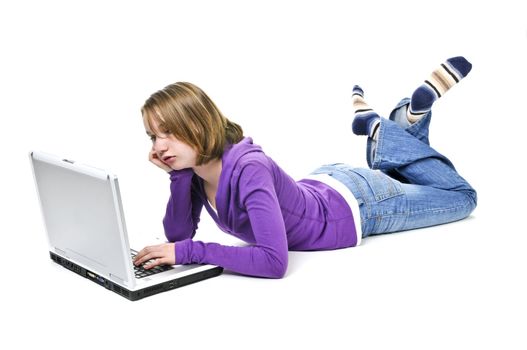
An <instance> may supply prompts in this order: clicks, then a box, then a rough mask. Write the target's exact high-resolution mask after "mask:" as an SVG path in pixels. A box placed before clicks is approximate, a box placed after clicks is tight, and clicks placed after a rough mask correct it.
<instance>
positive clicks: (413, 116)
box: [406, 56, 472, 123]
mask: <svg viewBox="0 0 527 350" xmlns="http://www.w3.org/2000/svg"><path fill="white" fill-rule="evenodd" d="M471 69H472V64H471V63H470V62H469V61H467V60H466V59H465V58H464V57H462V56H458V57H452V58H449V59H447V60H446V62H445V63H442V64H441V65H440V66H439V67H438V68H437V69H436V70H434V71H433V72H432V74H431V75H430V78H429V79H428V80H425V82H424V83H423V85H421V86H419V87H418V88H417V89H416V90H415V91H414V93H413V94H412V99H411V102H410V108H408V112H407V115H406V116H407V118H408V121H409V122H410V123H415V122H417V121H419V120H420V119H421V118H422V117H423V116H424V115H425V114H426V113H428V112H429V111H430V110H431V109H432V105H433V104H434V102H435V101H436V100H437V99H438V98H440V97H441V96H443V95H444V94H445V93H446V92H447V91H448V90H449V89H450V88H452V87H453V86H454V85H456V84H457V83H459V82H460V81H461V79H463V78H464V77H466V76H467V74H468V73H469V72H470V70H471Z"/></svg>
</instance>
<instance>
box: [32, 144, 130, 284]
mask: <svg viewBox="0 0 527 350" xmlns="http://www.w3.org/2000/svg"><path fill="white" fill-rule="evenodd" d="M30 158H31V164H32V167H33V174H34V177H35V182H36V187H37V193H38V196H39V201H40V205H41V209H42V213H43V218H44V223H45V227H46V231H47V236H48V241H49V245H50V251H52V252H54V253H56V254H58V255H60V256H62V257H64V258H67V259H70V260H72V261H74V262H77V263H80V264H81V265H84V266H86V267H87V268H89V269H90V270H92V271H94V272H97V273H98V274H100V275H103V276H106V277H107V278H109V279H111V280H113V281H115V282H117V283H119V284H121V285H128V286H133V285H134V284H135V278H134V275H133V270H132V268H131V266H132V261H131V257H130V246H129V242H128V236H127V233H126V227H125V221H124V217H123V210H122V205H121V200H120V198H119V184H118V181H117V177H116V176H115V175H112V174H110V173H108V172H106V171H104V170H101V169H97V168H93V167H90V166H87V165H82V164H77V163H75V162H73V161H70V160H67V159H61V158H59V157H56V156H53V155H49V154H45V153H41V152H31V153H30Z"/></svg>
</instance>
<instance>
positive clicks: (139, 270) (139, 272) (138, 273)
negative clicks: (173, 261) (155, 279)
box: [130, 250, 172, 278]
mask: <svg viewBox="0 0 527 350" xmlns="http://www.w3.org/2000/svg"><path fill="white" fill-rule="evenodd" d="M130 254H131V255H132V258H133V257H134V256H136V255H137V253H136V252H135V251H133V250H132V251H130ZM151 261H153V260H148V261H147V262H144V263H143V264H142V265H139V266H135V265H133V266H134V273H135V278H144V277H147V276H152V275H155V274H156V273H161V272H164V271H168V270H172V266H170V265H159V266H156V267H153V268H151V269H148V270H147V269H145V268H144V267H143V266H144V265H145V264H146V263H148V262H151Z"/></svg>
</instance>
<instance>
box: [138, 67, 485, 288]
mask: <svg viewBox="0 0 527 350" xmlns="http://www.w3.org/2000/svg"><path fill="white" fill-rule="evenodd" d="M471 67H472V66H471V64H470V63H469V62H468V61H467V60H466V59H464V58H463V57H453V58H450V59H448V60H446V62H445V63H443V64H442V65H441V66H440V67H438V68H437V69H436V70H435V71H434V72H433V73H432V75H431V76H430V78H429V79H428V80H426V81H425V83H424V84H423V85H421V86H420V87H419V88H417V90H416V91H415V92H414V93H413V95H412V98H411V99H408V98H405V99H403V100H402V101H401V102H400V103H399V104H398V105H397V106H396V108H395V109H394V110H393V111H392V112H391V114H390V116H389V119H383V118H380V117H379V115H378V114H377V113H375V112H374V111H373V110H372V109H371V108H369V106H368V105H367V104H366V102H365V101H364V93H363V91H362V89H361V88H360V87H359V86H355V87H354V89H353V95H352V100H353V107H354V110H355V118H354V120H353V124H352V129H353V132H354V133H355V134H358V135H367V136H368V138H367V143H366V145H367V152H366V158H367V162H368V165H369V167H370V168H371V169H362V168H353V167H351V166H349V165H346V164H329V165H325V166H322V167H320V168H318V169H316V170H315V171H314V172H313V173H312V174H311V175H310V176H308V177H306V178H305V179H302V180H300V181H294V180H293V179H292V178H291V177H290V176H288V175H287V174H286V173H285V172H284V171H283V170H282V169H281V168H280V167H279V166H278V165H277V164H276V163H275V162H274V161H273V160H272V159H271V158H269V157H268V156H266V155H265V153H264V152H263V150H262V148H261V147H260V146H258V145H256V144H254V143H253V141H252V139H251V138H249V137H244V136H243V132H242V128H241V127H240V126H239V125H237V124H235V123H233V122H231V121H230V120H228V119H227V118H225V117H224V116H223V115H222V114H221V112H220V111H219V109H218V108H217V107H216V105H215V104H214V103H213V102H212V100H211V99H210V98H209V97H208V96H207V95H206V94H205V93H204V92H203V91H202V90H201V89H199V88H198V87H197V86H195V85H192V84H190V83H176V84H172V85H169V86H167V87H166V88H164V89H163V90H160V91H158V92H156V93H154V94H153V95H152V96H150V98H149V99H148V100H147V101H146V102H145V104H144V106H143V107H142V109H141V112H142V116H143V122H144V126H145V129H146V133H147V134H148V136H149V137H150V138H151V140H152V149H151V151H150V154H149V159H150V161H151V162H152V163H154V164H155V165H157V166H158V167H159V168H161V169H163V170H165V171H167V172H168V173H169V175H170V193H171V195H170V199H169V201H168V205H167V210H166V215H165V218H164V220H163V224H164V228H165V235H166V237H167V239H168V241H169V242H171V243H165V244H160V245H155V246H148V247H145V248H144V249H142V250H141V251H140V252H139V253H138V254H137V256H136V257H135V260H134V264H136V265H139V264H143V263H145V262H149V263H147V264H145V268H147V269H149V268H153V267H155V266H157V265H163V264H193V263H197V264H213V265H218V266H222V267H224V268H225V269H227V270H230V271H233V272H237V273H240V274H244V275H251V276H261V277H270V278H281V277H283V276H284V275H285V273H286V270H287V262H288V259H287V255H288V250H323V249H337V248H345V247H353V246H356V245H358V244H360V241H361V239H362V238H364V237H367V236H369V235H373V234H380V233H388V232H395V231H402V230H409V229H414V228H420V227H425V226H431V225H437V224H442V223H447V222H452V221H455V220H460V219H463V218H465V217H467V216H468V215H469V214H470V213H471V212H472V211H473V210H474V208H475V207H476V201H477V197H476V192H475V191H474V189H473V188H472V187H471V186H470V185H469V184H468V183H467V182H466V181H465V180H464V179H463V178H462V177H461V176H459V175H458V173H457V172H456V170H455V168H454V166H453V164H452V163H451V162H450V161H449V160H448V159H447V158H446V157H445V156H443V155H442V154H440V153H438V152H437V151H435V150H434V149H433V148H431V147H430V146H429V141H428V127H429V124H430V118H431V116H432V113H431V108H432V105H433V103H434V101H435V100H436V99H437V98H439V97H441V96H442V95H443V94H444V93H445V92H446V91H447V90H448V89H450V88H451V87H452V86H453V85H455V84H456V83H457V82H459V81H460V80H461V79H462V78H463V77H465V76H466V75H467V74H468V72H469V71H470V69H471ZM203 207H205V208H206V210H207V211H208V212H209V214H210V215H211V217H212V218H213V219H214V221H215V222H216V224H217V225H218V226H219V228H220V229H221V230H223V231H225V232H227V233H229V234H232V235H234V236H236V237H238V238H240V239H242V240H244V241H246V242H248V243H249V245H248V246H244V247H233V246H224V245H220V244H217V243H204V242H201V241H197V240H193V238H194V235H195V233H196V230H197V227H198V222H199V218H200V214H201V211H202V208H203Z"/></svg>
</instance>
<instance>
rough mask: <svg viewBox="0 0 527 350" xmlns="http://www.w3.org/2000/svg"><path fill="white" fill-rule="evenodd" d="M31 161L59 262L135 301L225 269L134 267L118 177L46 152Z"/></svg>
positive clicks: (51, 250) (53, 256)
mask: <svg viewBox="0 0 527 350" xmlns="http://www.w3.org/2000/svg"><path fill="white" fill-rule="evenodd" d="M30 160H31V165H32V170H33V175H34V179H35V183H36V189H37V195H38V198H39V201H40V207H41V210H42V214H43V218H44V225H45V228H46V232H47V236H48V242H49V254H50V257H51V259H52V260H53V261H54V262H56V263H57V264H59V265H61V266H63V267H65V268H67V269H68V270H71V271H73V272H75V273H77V274H79V275H81V276H83V277H86V278H87V279H89V280H90V281H92V282H94V283H97V284H98V285H100V286H103V287H105V288H107V289H109V290H111V291H113V292H115V293H117V294H119V295H120V296H123V297H125V298H127V299H130V300H138V299H142V298H145V297H148V296H151V295H154V294H157V293H161V292H165V291H168V290H171V289H175V288H179V287H182V286H185V285H188V284H191V283H194V282H198V281H201V280H204V279H207V278H211V277H215V276H218V275H220V274H221V273H222V271H223V268H222V267H219V266H214V265H196V264H193V265H173V266H157V267H154V268H152V269H148V270H147V269H144V267H143V266H139V267H136V266H134V265H133V263H132V256H133V255H134V254H135V253H137V251H135V250H133V249H130V246H129V241H128V234H127V231H126V224H125V218H124V213H123V206H122V203H121V195H120V191H119V182H118V181H117V177H116V176H115V175H113V174H111V173H110V172H108V171H105V170H102V169H98V168H94V167H91V166H88V165H83V164H79V163H76V162H74V161H72V160H68V159H63V158H60V157H57V156H54V155H50V154H46V153H42V152H36V151H33V152H31V153H30Z"/></svg>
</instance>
